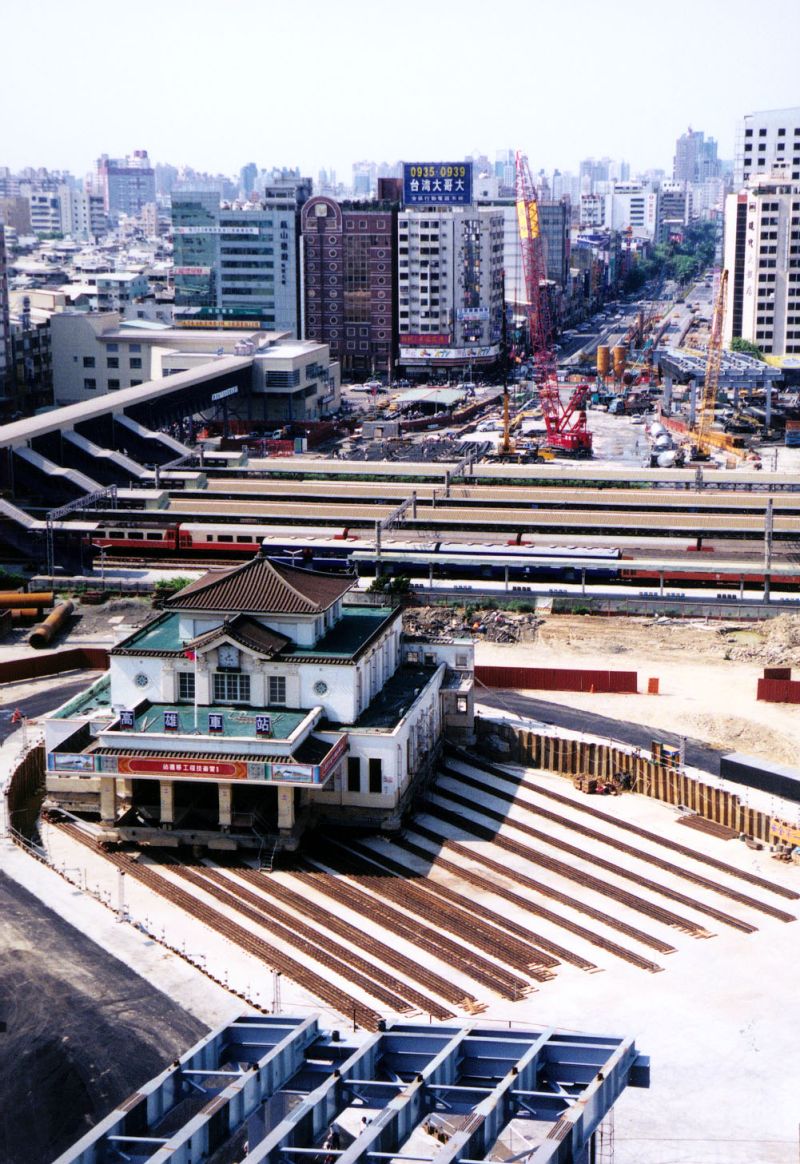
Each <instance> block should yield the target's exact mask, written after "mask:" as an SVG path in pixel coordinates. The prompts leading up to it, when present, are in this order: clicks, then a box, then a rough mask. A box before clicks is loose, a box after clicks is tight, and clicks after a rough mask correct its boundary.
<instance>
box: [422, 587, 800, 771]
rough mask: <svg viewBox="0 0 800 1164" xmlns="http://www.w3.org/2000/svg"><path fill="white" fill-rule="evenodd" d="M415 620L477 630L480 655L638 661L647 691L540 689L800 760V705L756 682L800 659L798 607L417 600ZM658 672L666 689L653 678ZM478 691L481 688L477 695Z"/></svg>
mask: <svg viewBox="0 0 800 1164" xmlns="http://www.w3.org/2000/svg"><path fill="white" fill-rule="evenodd" d="M407 621H408V623H409V626H410V627H411V628H413V629H416V630H420V631H424V630H429V631H430V632H432V633H434V634H436V633H438V634H448V633H451V634H452V633H464V632H465V631H466V632H467V633H472V635H473V637H474V638H475V640H476V663H477V664H478V665H481V664H483V665H486V666H511V667H580V668H586V669H598V670H608V669H612V670H619V671H636V672H637V673H638V676H639V684H638V687H639V694H637V695H617V694H612V695H603V694H596V693H595V694H592V693H589V692H575V691H548V692H541V691H540V692H538V693H537V694H538V696H539V697H542V698H546V699H548V700H551V701H552V702H554V703H559V704H561V705H562V706H569V707H575V708H579V709H581V710H586V711H592V712H595V713H596V714H598V715H602V716H605V717H608V718H609V719H615V720H625V721H627V722H629V723H638V724H644V725H648V726H651V727H652V728H653V729H663V730H665V731H669V732H675V733H678V734H682V735H687V736H690V737H692V738H694V739H697V740H702V741H704V742H705V743H707V744H710V745H711V746H712V747H715V748H719V749H720V750H722V751H725V752H745V753H747V754H749V755H753V756H759V757H761V758H763V759H765V760H771V761H773V762H775V763H782V764H789V765H794V766H796V765H797V755H798V739H800V705H796V704H795V705H793V704H788V703H763V702H760V701H758V700H757V699H756V685H757V681H758V679H759V678H760V677H761V675H762V674H763V669H764V667H768V666H792V665H794V666H800V615H779V616H778V617H777V618H774V619H768V620H765V621H764V622H760V623H751V622H748V623H737V622H735V621H730V622H716V621H707V622H706V621H705V620H700V619H667V618H650V617H647V618H638V617H619V618H614V617H612V618H606V617H598V616H592V615H566V614H551V615H544V616H543V615H541V614H539V613H537V614H525V613H523V614H517V613H514V612H510V611H499V610H497V611H480V610H474V611H472V612H471V613H470V615H469V617H467V618H466V619H465V617H464V611H463V610H461V609H460V610H457V611H453V609H452V608H451V609H450V610H447V609H446V608H442V607H428V608H415V609H412V610H411V611H409V613H408V615H407ZM650 678H656V679H658V686H659V693H658V695H648V694H646V692H647V680H648V679H650ZM479 697H480V696H479Z"/></svg>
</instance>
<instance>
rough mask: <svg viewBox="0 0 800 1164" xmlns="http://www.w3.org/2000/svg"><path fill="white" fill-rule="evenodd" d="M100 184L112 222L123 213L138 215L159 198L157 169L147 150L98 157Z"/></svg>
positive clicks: (133, 216) (104, 202)
mask: <svg viewBox="0 0 800 1164" xmlns="http://www.w3.org/2000/svg"><path fill="white" fill-rule="evenodd" d="M97 183H98V190H99V191H100V193H102V195H103V208H104V210H105V212H106V214H107V215H108V216H109V218H111V219H112V221H116V220H117V219H118V218H119V217H120V215H122V214H125V215H127V216H128V217H129V218H136V217H137V216H138V215H139V214H140V213H141V210H142V207H143V206H145V205H146V204H147V203H148V202H155V200H156V177H155V170H154V169H153V167H152V166H151V165H150V159H149V158H148V156H147V150H134V151H133V154H131V155H130V156H128V157H127V158H109V156H108V154H103V155H102V157H100V158H98V160H97Z"/></svg>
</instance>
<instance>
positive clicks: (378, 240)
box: [301, 197, 398, 376]
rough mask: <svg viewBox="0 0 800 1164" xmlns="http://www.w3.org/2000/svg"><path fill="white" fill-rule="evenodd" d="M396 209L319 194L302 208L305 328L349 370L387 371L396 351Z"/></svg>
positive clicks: (355, 373)
mask: <svg viewBox="0 0 800 1164" xmlns="http://www.w3.org/2000/svg"><path fill="white" fill-rule="evenodd" d="M397 209H398V207H397V204H396V203H391V202H362V203H359V202H350V203H348V202H342V203H339V202H336V201H334V200H333V199H332V198H325V197H315V198H310V199H309V200H308V202H306V204H305V205H304V207H303V210H302V219H301V223H302V226H301V229H302V238H303V244H302V245H303V251H302V253H303V283H304V294H303V322H304V329H305V330H304V335H305V337H306V338H308V339H314V340H318V341H320V342H321V343H326V344H328V345H329V346H330V352H331V359H334V360H339V361H340V362H341V366H342V372H343V374H344V375H347V376H362V375H383V376H388V374H389V372H390V370H391V367H392V364H393V360H394V358H395V353H396V349H395V338H396V335H397V305H396V291H395V287H396V270H397V244H396V238H397V231H396V224H397Z"/></svg>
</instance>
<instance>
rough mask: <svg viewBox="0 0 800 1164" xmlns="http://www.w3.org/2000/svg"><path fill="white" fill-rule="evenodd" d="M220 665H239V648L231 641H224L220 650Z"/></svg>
mask: <svg viewBox="0 0 800 1164" xmlns="http://www.w3.org/2000/svg"><path fill="white" fill-rule="evenodd" d="M217 654H218V658H219V665H220V667H238V666H239V648H238V647H232V646H231V645H230V643H223V644H222V646H221V647H220V648H219V651H218V653H217Z"/></svg>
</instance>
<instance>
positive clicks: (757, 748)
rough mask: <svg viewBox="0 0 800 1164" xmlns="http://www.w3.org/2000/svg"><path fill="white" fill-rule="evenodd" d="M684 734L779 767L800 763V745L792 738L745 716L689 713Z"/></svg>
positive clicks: (686, 715) (682, 727)
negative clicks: (769, 761) (798, 755)
mask: <svg viewBox="0 0 800 1164" xmlns="http://www.w3.org/2000/svg"><path fill="white" fill-rule="evenodd" d="M681 730H682V731H683V732H685V734H686V735H688V736H693V737H695V738H697V739H701V740H704V741H705V742H706V743H708V744H710V745H711V746H712V747H714V748H720V749H722V750H723V751H726V752H745V753H746V754H747V755H749V756H761V757H763V758H764V759H765V760H772V761H773V763H776V764H792V765H794V764H796V763H797V744H796V743H795V742H794V741H793V740H792V739H791V738H790V737H788V736H782V735H780V734H779V733H778V732H775V731H773V730H770V731H766V730H765V728H764V725H763V724H758V723H754V722H753V721H752V720H749V719H745V718H744V717H742V716H736V715H719V714H717V713H714V714H710V713H705V714H703V713H700V714H697V715H692V714H691V713H689V714H685V715H684V716H683V717H682V719H681Z"/></svg>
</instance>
